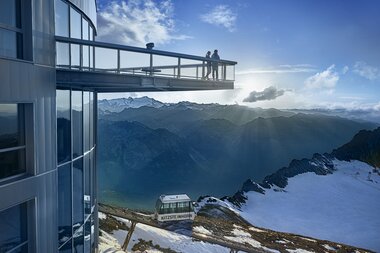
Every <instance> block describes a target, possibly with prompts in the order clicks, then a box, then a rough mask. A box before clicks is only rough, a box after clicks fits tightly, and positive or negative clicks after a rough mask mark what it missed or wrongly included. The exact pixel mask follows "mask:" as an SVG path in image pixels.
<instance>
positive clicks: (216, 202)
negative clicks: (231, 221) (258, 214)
mask: <svg viewBox="0 0 380 253" xmlns="http://www.w3.org/2000/svg"><path fill="white" fill-rule="evenodd" d="M205 205H218V206H222V207H225V208H227V209H229V210H231V211H232V212H234V213H236V214H239V211H238V210H237V209H236V208H235V206H234V205H233V204H232V203H230V202H228V201H227V200H225V201H222V200H220V199H218V198H215V197H205V198H203V199H202V200H201V201H200V202H198V203H197V206H196V207H195V208H194V209H195V212H198V211H199V210H201V209H202V207H203V206H205Z"/></svg>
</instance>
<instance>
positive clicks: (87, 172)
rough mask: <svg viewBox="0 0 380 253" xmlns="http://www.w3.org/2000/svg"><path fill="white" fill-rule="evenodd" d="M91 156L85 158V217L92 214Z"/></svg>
mask: <svg viewBox="0 0 380 253" xmlns="http://www.w3.org/2000/svg"><path fill="white" fill-rule="evenodd" d="M90 162H91V161H90V154H87V155H85V156H84V217H85V219H87V217H88V216H89V215H90V214H91V196H90V195H91V172H90Z"/></svg>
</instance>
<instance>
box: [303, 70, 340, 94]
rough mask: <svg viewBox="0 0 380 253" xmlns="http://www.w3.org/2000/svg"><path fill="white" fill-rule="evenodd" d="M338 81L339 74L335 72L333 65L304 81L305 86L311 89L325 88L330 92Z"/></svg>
mask: <svg viewBox="0 0 380 253" xmlns="http://www.w3.org/2000/svg"><path fill="white" fill-rule="evenodd" d="M338 81H339V74H338V72H336V71H335V65H334V64H333V65H331V66H330V67H328V68H327V69H326V70H324V71H322V72H318V73H317V74H315V75H313V76H311V77H309V78H308V79H306V80H305V85H306V87H308V88H311V89H317V88H327V89H330V90H332V89H333V88H334V87H335V85H336V83H337V82H338Z"/></svg>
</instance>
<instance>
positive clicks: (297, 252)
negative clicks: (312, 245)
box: [287, 249, 313, 253]
mask: <svg viewBox="0 0 380 253" xmlns="http://www.w3.org/2000/svg"><path fill="white" fill-rule="evenodd" d="M287 251H289V252H290V253H313V251H308V250H304V249H287Z"/></svg>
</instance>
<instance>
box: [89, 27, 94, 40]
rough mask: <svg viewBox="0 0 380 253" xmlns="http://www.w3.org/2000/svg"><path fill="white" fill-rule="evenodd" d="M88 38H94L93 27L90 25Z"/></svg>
mask: <svg viewBox="0 0 380 253" xmlns="http://www.w3.org/2000/svg"><path fill="white" fill-rule="evenodd" d="M89 38H90V40H94V29H93V28H92V26H90V34H89Z"/></svg>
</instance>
